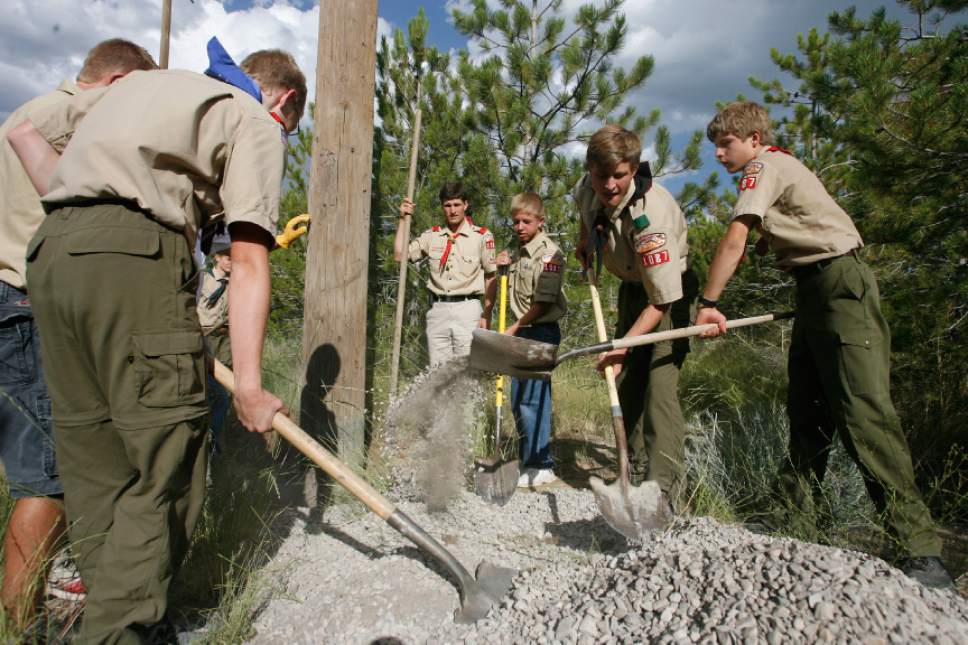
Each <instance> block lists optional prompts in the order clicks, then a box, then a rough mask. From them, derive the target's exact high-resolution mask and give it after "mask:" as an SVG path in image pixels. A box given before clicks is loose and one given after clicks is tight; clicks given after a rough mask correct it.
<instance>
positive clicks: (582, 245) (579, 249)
mask: <svg viewBox="0 0 968 645" xmlns="http://www.w3.org/2000/svg"><path fill="white" fill-rule="evenodd" d="M587 247H588V244H587V240H578V243H577V244H576V245H575V259H577V260H578V262H580V263H581V268H582V269H587V268H588V255H587Z"/></svg>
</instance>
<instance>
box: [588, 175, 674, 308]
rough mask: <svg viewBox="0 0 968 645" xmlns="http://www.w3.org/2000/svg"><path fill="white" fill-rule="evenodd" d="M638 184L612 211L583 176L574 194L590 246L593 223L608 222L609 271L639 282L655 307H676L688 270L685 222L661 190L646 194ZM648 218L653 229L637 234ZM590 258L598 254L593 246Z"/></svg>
mask: <svg viewBox="0 0 968 645" xmlns="http://www.w3.org/2000/svg"><path fill="white" fill-rule="evenodd" d="M641 191H642V187H639V188H637V181H632V183H631V184H630V185H629V190H628V193H626V194H625V197H624V198H623V199H622V201H621V203H619V205H618V206H616V207H615V208H614V209H609V208H608V207H607V206H605V205H604V204H602V203H601V201H599V199H598V197H596V196H595V191H594V190H593V189H592V184H591V177H590V176H589V175H587V174H586V175H585V176H584V177H583V178H582V179H581V181H579V182H578V186H577V187H576V189H575V201H576V202H577V203H578V211H579V213H580V214H581V219H582V225H583V226H584V227H585V230H586V231H587V232H588V233H589V245H591V237H592V234H593V233H592V232H593V231H594V222H595V219H596V218H598V217H599V216H600V215H603V216H604V217H605V218H606V219H607V221H608V229H607V235H608V238H607V240H606V243H605V258H604V264H605V267H606V268H607V269H608V270H609V271H611V272H612V273H614V274H615V275H616V276H618V277H619V278H621V279H622V280H626V281H629V282H641V283H642V286H643V287H644V288H645V291H646V293H647V294H648V296H649V302H651V303H652V304H654V305H664V304H667V303H670V302H675V301H676V300H678V299H679V298H681V297H682V273H683V272H684V271H685V270H686V269H687V268H688V266H689V265H688V256H689V244H688V243H687V242H686V217H685V215H683V214H682V210H680V208H679V204H677V203H676V200H675V199H674V198H673V197H672V195H671V194H670V193H669V191H667V190H666V189H665V188H663V187H662V186H660V185H658V184H656V183H654V182H653V183H652V184H651V187H649V188H648V189H647V190H646V192H645V193H644V194H642V192H641ZM642 215H645V216H646V217H647V218H648V221H649V224H648V226H646V227H645V228H643V229H641V230H639V229H637V228H636V227H635V225H634V224H633V221H634V220H636V219H637V218H639V217H641V216H642ZM588 251H589V253H591V252H593V251H594V249H593V248H591V246H590V247H589V249H588Z"/></svg>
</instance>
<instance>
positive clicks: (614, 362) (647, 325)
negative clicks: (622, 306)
mask: <svg viewBox="0 0 968 645" xmlns="http://www.w3.org/2000/svg"><path fill="white" fill-rule="evenodd" d="M671 306H672V303H666V304H662V305H653V304H649V305H648V306H647V307H646V308H645V309H643V310H642V313H640V314H639V317H638V318H636V319H635V322H634V323H632V326H631V327H629V330H628V332H626V334H625V335H624V336H622V338H629V337H631V336H641V335H643V334H648V333H649V332H651V331H652V330H653V329H655V328H656V326H657V325H658V324H659V322H660V321H661V320H662V316H664V315H665V312H666V311H668V310H669V307H671ZM628 351H629V350H628V349H627V348H626V349H613V350H611V351H609V352H605V353H604V354H602V355H601V356H599V358H598V364H597V365H596V367H597V368H598V370H599V371H602V370H604V369H605V367H606V366H608V365H611V366H612V369H614V370H615V376H618V375H619V373H620V372H621V371H622V361H623V360H624V359H625V355H626V354H628Z"/></svg>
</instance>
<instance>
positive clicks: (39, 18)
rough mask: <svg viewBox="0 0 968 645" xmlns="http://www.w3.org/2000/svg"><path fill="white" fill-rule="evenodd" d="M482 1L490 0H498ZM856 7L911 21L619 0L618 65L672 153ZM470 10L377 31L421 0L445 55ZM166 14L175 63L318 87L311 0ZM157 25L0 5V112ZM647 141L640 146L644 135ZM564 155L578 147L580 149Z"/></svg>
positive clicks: (153, 19) (228, 4)
mask: <svg viewBox="0 0 968 645" xmlns="http://www.w3.org/2000/svg"><path fill="white" fill-rule="evenodd" d="M347 1H352V0H347ZM588 1H589V0H564V2H563V4H562V8H561V13H562V14H563V15H564V16H565V17H566V18H567V17H568V16H570V15H573V14H574V12H575V11H576V10H577V7H578V6H579V5H581V4H584V3H586V2H588ZM488 2H489V3H491V4H492V5H496V4H497V0H488ZM545 2H546V0H540V1H539V4H541V5H543V4H544V3H545ZM852 4H853V5H854V6H856V7H857V8H858V12H859V13H860V14H861V15H863V16H866V15H868V14H870V12H871V11H872V10H873V9H874V8H876V7H879V6H886V7H887V9H888V12H889V13H890V14H891V15H892V16H895V17H898V18H901V19H902V20H903V21H906V22H909V21H910V18H909V17H908V15H907V13H906V12H905V11H904V10H903V9H902V8H900V7H899V6H898V5H897V4H896V3H895V2H894V1H893V0H862V1H857V2H853V3H851V2H848V1H844V0H626V2H625V5H624V8H623V10H624V12H625V14H626V17H627V19H628V36H627V41H626V47H625V50H623V52H622V53H621V54H620V55H619V56H618V57H617V60H616V63H617V64H619V65H629V64H631V62H632V61H633V60H634V59H635V58H636V57H638V56H641V55H643V54H651V55H653V56H654V57H655V71H654V73H653V75H652V77H651V78H650V79H649V80H648V82H647V83H646V85H645V87H644V88H642V89H640V90H638V91H637V92H636V93H635V94H634V95H633V96H632V97H631V98H630V103H631V104H632V105H634V106H635V107H636V108H637V109H638V110H639V111H640V112H641V113H646V112H648V111H649V110H651V109H652V108H659V109H661V110H662V114H663V123H664V124H665V125H667V126H668V127H669V128H670V130H671V132H672V134H673V144H674V148H676V149H678V148H680V147H681V145H682V144H683V143H684V142H685V141H686V139H687V138H688V136H689V133H690V132H691V131H693V130H696V129H702V128H704V127H705V124H706V123H707V122H708V120H709V119H710V118H711V117H712V114H713V111H714V108H715V102H716V101H717V100H728V99H731V98H733V97H735V96H736V94H737V93H739V92H742V93H746V94H747V95H749V96H750V97H756V96H757V95H756V93H755V92H752V91H751V88H750V86H749V84H748V82H747V78H748V77H749V76H751V75H753V76H758V77H760V78H775V77H777V73H776V68H775V67H774V66H773V64H772V62H771V61H770V58H769V51H770V48H771V47H775V48H777V49H779V50H780V51H782V52H793V51H795V49H796V36H797V34H799V33H805V32H807V31H808V30H809V29H810V28H811V27H817V28H819V29H821V30H825V29H826V24H827V20H826V17H827V15H828V14H829V13H830V12H831V11H834V10H843V9H845V8H846V7H848V6H850V5H852ZM468 5H469V0H436V1H427V2H416V1H414V0H383V1H382V2H380V3H379V22H378V36H379V35H387V34H389V33H391V31H392V29H394V28H396V27H401V28H404V29H405V28H406V23H407V21H408V20H409V19H410V18H411V17H412V16H414V15H415V14H416V13H417V10H418V8H419V7H421V6H423V7H424V8H425V11H426V13H427V16H428V18H429V20H430V32H429V41H430V43H431V44H433V45H436V46H437V47H438V48H440V49H443V50H453V49H456V48H460V47H464V46H466V45H467V42H466V40H465V39H464V38H463V37H462V36H461V35H460V34H458V33H457V32H456V31H455V30H454V29H453V27H452V25H451V24H450V14H451V10H452V8H454V7H463V8H466V7H467V6H468ZM172 13H173V25H172V41H171V51H172V54H171V66H172V67H181V68H186V69H194V70H198V71H201V70H202V69H204V68H205V66H206V60H205V42H206V41H207V40H208V38H210V37H211V36H212V35H218V36H219V38H220V40H222V42H223V43H224V44H225V46H226V48H227V49H228V50H229V52H231V53H232V54H233V55H235V56H236V57H237V58H241V57H242V56H244V55H245V54H247V53H248V52H250V51H254V50H256V49H262V48H265V47H282V48H284V49H287V50H289V51H291V52H292V53H293V55H294V56H295V57H296V59H297V61H298V62H299V63H300V65H301V66H302V67H303V69H304V70H306V71H307V77H309V78H310V81H311V85H314V78H313V74H312V70H313V69H314V68H315V65H316V35H317V29H318V22H319V10H318V3H317V2H313V1H312V0H224V1H219V0H194V2H192V1H191V0H173V12H172ZM160 22H161V0H83V1H81V2H78V1H77V0H4V11H3V12H2V13H0V118H5V117H6V115H7V114H9V112H10V111H12V110H13V109H14V108H15V107H16V106H18V105H20V104H21V103H23V102H24V101H26V100H28V99H30V98H31V97H33V96H36V95H37V94H40V93H43V92H47V91H49V90H50V89H52V88H54V87H56V86H57V84H58V83H59V82H60V81H61V80H62V79H63V78H68V77H73V76H74V75H76V73H77V70H78V69H79V67H80V65H81V62H82V61H83V58H84V54H85V53H86V52H87V50H88V49H89V48H90V47H92V46H93V45H95V44H96V43H97V42H99V41H101V40H104V39H106V38H112V37H117V36H121V37H125V38H129V39H131V40H134V41H135V42H138V43H140V44H142V45H143V46H145V47H146V48H147V49H148V50H149V51H150V52H152V53H154V54H156V53H157V51H158V41H159V37H160ZM471 51H472V53H473V52H474V48H473V47H471ZM310 92H311V93H312V92H314V87H311V88H310ZM645 144H646V148H647V150H648V147H649V144H650V141H648V140H646V141H645ZM703 149H704V157H705V160H706V166H705V168H704V169H703V171H701V172H700V173H697V174H696V175H694V176H692V177H672V178H667V179H665V180H664V183H665V184H666V185H667V186H668V187H669V188H670V189H672V190H673V191H676V190H678V189H679V187H681V185H682V184H683V183H684V182H685V181H686V180H687V179H693V180H698V179H701V178H702V176H704V175H705V174H706V173H708V172H709V171H710V170H713V169H714V167H713V166H714V165H715V164H714V162H712V159H711V155H710V146H709V145H704V148H703ZM571 153H572V154H581V150H580V149H573V150H571Z"/></svg>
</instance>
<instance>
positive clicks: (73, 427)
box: [8, 50, 306, 643]
mask: <svg viewBox="0 0 968 645" xmlns="http://www.w3.org/2000/svg"><path fill="white" fill-rule="evenodd" d="M242 69H243V70H245V72H246V73H247V74H248V75H249V76H251V77H252V79H254V81H255V83H256V84H257V85H253V86H252V87H253V88H255V89H257V90H261V91H259V93H258V96H259V97H260V99H261V105H260V101H259V100H256V99H254V98H253V95H252V94H250V93H248V91H244V90H240V89H238V88H237V87H234V86H232V85H229V84H227V83H223V82H221V81H218V80H215V79H212V78H209V77H206V76H202V75H200V74H195V73H192V72H187V71H181V70H159V71H150V72H132V73H131V74H129V75H128V76H127V77H125V78H124V79H122V80H121V81H119V82H117V83H115V84H114V85H113V86H112V87H111V88H110V89H108V90H106V91H102V90H90V91H88V92H85V93H84V94H81V95H78V96H77V97H75V98H74V99H72V100H70V101H66V102H64V103H63V104H62V105H61V106H58V107H57V108H56V109H48V110H44V111H42V112H40V113H38V114H36V115H32V116H31V118H30V120H29V121H27V122H26V123H25V124H23V125H22V126H18V128H16V129H14V130H13V131H12V132H11V134H10V135H8V139H9V140H10V142H11V144H12V145H13V147H14V150H15V151H16V152H17V154H18V156H19V157H20V159H21V161H22V162H23V164H24V167H25V168H26V169H27V171H28V175H30V177H31V180H32V182H33V183H34V185H35V187H36V188H37V189H38V192H40V193H41V194H42V195H43V202H44V205H45V207H46V209H47V210H48V213H49V214H48V216H47V218H46V219H45V220H44V222H43V224H42V225H41V227H40V229H39V230H38V232H37V234H36V235H35V236H34V238H33V239H32V240H31V242H30V246H29V247H28V251H27V263H28V270H27V284H28V287H29V289H30V292H31V294H32V296H33V300H34V308H35V311H36V315H37V323H38V326H39V327H40V331H41V335H42V341H43V343H42V347H43V356H44V361H45V362H46V363H48V364H51V363H52V362H55V361H56V363H57V365H58V366H59V369H58V371H57V372H56V373H54V374H48V385H49V387H50V392H51V400H52V403H53V412H54V425H55V437H56V441H57V451H58V454H60V455H61V458H62V462H61V477H62V479H63V481H64V489H65V502H66V507H67V516H68V520H69V521H70V522H71V537H72V538H73V540H74V544H75V546H76V549H77V552H78V566H79V567H80V569H81V575H82V576H83V578H84V580H85V581H88V584H89V587H90V589H89V594H88V599H87V606H86V610H85V615H84V622H83V624H82V626H81V634H80V640H81V641H82V642H85V643H107V642H110V643H137V642H142V641H143V640H147V639H152V638H154V639H157V638H159V630H165V629H166V627H167V626H166V625H165V622H164V617H165V611H166V609H167V605H168V590H169V586H170V583H171V580H172V577H173V576H174V575H175V573H176V572H177V570H178V567H179V565H180V564H181V560H182V558H183V557H184V554H185V551H186V548H187V545H188V543H189V538H190V536H191V532H192V529H193V527H194V525H195V522H196V520H197V518H198V514H199V511H200V509H201V502H202V499H203V496H204V491H205V470H206V462H207V459H206V449H205V448H206V443H207V441H206V432H205V426H206V418H205V417H206V414H207V406H206V402H205V385H204V384H205V363H204V357H203V351H202V333H201V329H200V328H199V323H198V316H197V315H196V313H195V281H196V279H197V275H196V270H195V265H194V262H193V259H192V248H193V242H194V237H195V233H196V231H198V229H199V228H200V227H201V226H202V225H204V224H205V223H207V222H208V221H209V220H210V219H211V218H212V217H214V216H215V215H216V214H218V213H224V217H225V220H226V222H227V224H228V228H229V233H230V235H231V237H232V265H233V266H232V271H233V274H234V284H233V288H232V298H231V300H230V302H229V321H230V325H229V329H230V333H231V339H232V349H233V363H234V367H235V377H236V385H237V392H236V397H235V405H236V411H237V413H238V418H239V421H240V422H241V423H242V425H243V426H244V427H246V428H247V429H249V430H251V431H256V432H264V431H266V430H268V429H269V427H270V423H271V419H272V416H273V415H274V414H275V413H276V411H278V410H279V409H280V408H281V407H282V403H281V401H279V399H277V398H276V397H274V396H273V395H272V394H270V393H269V392H266V391H265V390H263V389H262V381H261V375H260V362H261V352H262V342H263V336H264V332H265V324H266V318H267V314H268V307H269V269H268V252H269V248H270V247H271V246H272V244H273V238H272V234H273V233H274V232H275V228H276V221H277V218H278V204H279V197H280V192H281V184H282V177H283V172H284V166H285V154H286V144H285V135H286V133H287V132H292V131H293V130H294V129H295V128H296V125H297V123H298V121H299V118H300V116H301V115H302V113H303V108H304V106H305V100H306V84H305V78H304V77H303V75H302V73H301V72H300V71H299V68H298V67H297V66H296V64H295V61H294V60H293V59H292V57H291V56H290V55H289V54H286V53H285V52H281V51H278V50H273V51H262V52H256V53H254V54H252V55H250V56H249V57H248V58H247V59H246V60H245V61H243V63H242ZM68 141H69V142H70V144H69V145H67V143H68ZM65 146H66V147H65ZM58 152H60V153H61V155H62V156H60V155H59V154H58ZM168 629H170V627H169V628H168Z"/></svg>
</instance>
